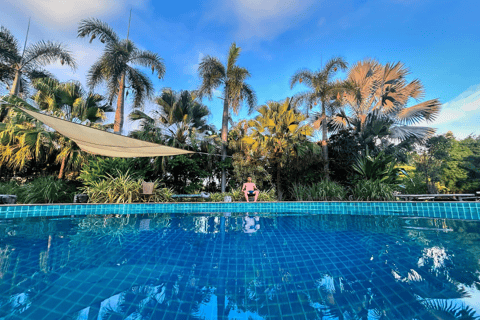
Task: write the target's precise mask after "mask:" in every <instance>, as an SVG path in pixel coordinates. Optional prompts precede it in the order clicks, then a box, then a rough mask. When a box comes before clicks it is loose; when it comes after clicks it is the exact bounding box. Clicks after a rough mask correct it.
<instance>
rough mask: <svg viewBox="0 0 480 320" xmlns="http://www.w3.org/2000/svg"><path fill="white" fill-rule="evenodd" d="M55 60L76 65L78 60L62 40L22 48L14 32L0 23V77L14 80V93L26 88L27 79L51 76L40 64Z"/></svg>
mask: <svg viewBox="0 0 480 320" xmlns="http://www.w3.org/2000/svg"><path fill="white" fill-rule="evenodd" d="M25 45H26V41H25ZM56 61H59V62H60V63H61V64H62V65H64V64H66V65H68V66H70V67H72V68H73V69H74V68H75V60H74V59H73V57H72V55H71V53H70V52H69V51H68V50H67V49H66V47H65V46H64V45H63V44H61V43H56V42H51V41H39V42H37V43H34V44H30V45H28V46H25V47H24V49H23V50H21V47H20V44H19V43H18V41H17V39H15V37H14V36H13V35H12V33H11V32H10V31H9V30H8V29H7V28H5V27H3V26H0V81H2V82H7V83H10V84H11V88H10V94H11V95H18V94H19V93H21V92H24V88H25V86H26V84H27V79H28V80H34V79H38V78H43V77H46V76H50V74H49V73H48V72H46V71H44V70H42V69H40V68H39V67H41V66H45V65H47V64H51V63H54V62H56Z"/></svg>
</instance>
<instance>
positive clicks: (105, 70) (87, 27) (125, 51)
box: [78, 19, 165, 134]
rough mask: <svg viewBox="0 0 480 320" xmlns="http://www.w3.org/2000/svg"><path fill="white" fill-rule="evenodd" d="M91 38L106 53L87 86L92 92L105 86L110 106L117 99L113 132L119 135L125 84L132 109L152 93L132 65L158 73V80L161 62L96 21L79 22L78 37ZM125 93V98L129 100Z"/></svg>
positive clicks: (91, 73)
mask: <svg viewBox="0 0 480 320" xmlns="http://www.w3.org/2000/svg"><path fill="white" fill-rule="evenodd" d="M86 36H91V38H90V42H92V41H93V39H95V38H97V37H98V38H99V39H100V41H101V42H102V43H105V51H104V52H103V55H102V56H101V57H100V59H99V60H98V61H96V62H95V63H94V64H93V66H92V67H91V68H90V71H89V72H88V79H87V80H88V85H89V86H90V88H91V89H93V88H95V87H96V86H98V85H99V84H100V83H102V82H105V83H106V84H107V88H108V99H109V101H110V103H112V102H113V99H114V98H115V96H116V97H117V110H116V112H115V124H114V132H115V133H118V134H121V133H122V129H123V121H124V120H123V118H124V112H125V111H124V107H125V89H126V87H127V86H126V84H128V87H129V88H130V89H131V91H132V93H133V107H134V108H140V107H142V105H143V102H144V101H145V99H146V98H149V97H150V96H151V94H152V92H153V85H152V82H151V81H150V79H149V78H148V77H147V76H146V75H145V74H144V73H143V72H141V71H140V70H138V69H136V68H134V67H132V65H140V66H143V67H148V68H151V69H152V74H153V73H154V72H155V71H157V75H158V78H159V79H162V78H163V76H164V74H165V65H164V64H163V61H162V60H163V59H162V58H161V57H160V56H159V55H158V54H156V53H153V52H151V51H147V50H140V49H138V48H137V47H136V46H135V45H134V43H133V42H132V41H130V40H128V35H127V39H125V40H121V39H120V38H119V37H118V35H117V34H116V33H115V32H114V31H113V29H112V28H110V27H109V26H108V25H107V24H106V23H104V22H102V21H100V20H98V19H86V20H82V21H81V22H80V26H79V27H78V37H80V38H83V37H86ZM128 93H129V92H128V91H127V96H128Z"/></svg>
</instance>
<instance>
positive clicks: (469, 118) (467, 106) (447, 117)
mask: <svg viewBox="0 0 480 320" xmlns="http://www.w3.org/2000/svg"><path fill="white" fill-rule="evenodd" d="M479 123H480V85H476V86H472V87H470V88H468V89H467V90H466V91H464V92H463V93H461V94H460V95H458V96H457V97H456V98H455V99H453V100H451V101H448V102H446V103H444V104H443V106H442V111H441V112H440V115H439V116H438V118H437V119H436V120H435V121H434V122H431V123H427V124H426V123H422V124H419V125H427V126H429V127H433V128H437V134H443V133H446V132H447V131H452V132H453V134H454V135H455V137H457V138H459V139H463V138H465V137H467V136H468V135H469V134H472V133H473V134H474V135H480V126H479V125H478V124H479Z"/></svg>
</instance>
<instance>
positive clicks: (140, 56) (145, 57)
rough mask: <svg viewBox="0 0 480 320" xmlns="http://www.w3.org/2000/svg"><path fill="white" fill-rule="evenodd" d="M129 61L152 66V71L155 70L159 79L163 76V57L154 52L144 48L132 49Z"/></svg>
mask: <svg viewBox="0 0 480 320" xmlns="http://www.w3.org/2000/svg"><path fill="white" fill-rule="evenodd" d="M130 62H132V63H136V64H139V65H141V66H144V67H150V68H152V73H153V72H154V71H155V70H156V71H157V75H158V78H159V79H162V78H163V77H164V76H165V64H164V63H163V59H162V58H161V57H160V56H159V55H158V54H156V53H153V52H150V51H146V50H134V51H133V52H132V56H131V57H130Z"/></svg>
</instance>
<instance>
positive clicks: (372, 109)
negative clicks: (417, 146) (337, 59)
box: [334, 60, 441, 141]
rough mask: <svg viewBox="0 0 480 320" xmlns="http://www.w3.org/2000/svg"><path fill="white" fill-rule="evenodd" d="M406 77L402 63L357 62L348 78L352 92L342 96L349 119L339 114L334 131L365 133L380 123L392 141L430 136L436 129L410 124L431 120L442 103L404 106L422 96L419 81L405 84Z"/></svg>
mask: <svg viewBox="0 0 480 320" xmlns="http://www.w3.org/2000/svg"><path fill="white" fill-rule="evenodd" d="M408 74H409V70H408V69H407V68H406V67H405V66H404V65H403V64H402V63H401V62H398V63H395V64H393V63H392V64H390V63H387V64H386V65H382V64H380V63H379V62H377V61H375V60H363V61H359V62H357V63H356V64H355V65H354V66H353V67H352V68H351V69H350V71H349V74H348V79H347V81H348V82H349V83H350V85H351V87H352V88H353V90H348V91H346V92H345V94H344V95H343V97H342V98H343V101H344V103H345V104H346V106H347V107H348V109H349V110H350V116H347V115H346V114H345V113H343V114H342V115H339V116H338V119H336V121H335V123H334V125H335V126H336V128H338V129H340V128H345V127H353V128H355V130H356V131H357V132H359V133H364V132H366V131H367V130H368V129H369V128H368V127H369V124H370V125H371V124H375V125H376V126H377V127H379V124H380V123H383V128H384V129H385V130H387V131H388V137H389V138H391V139H399V140H401V141H403V140H405V139H408V138H410V137H414V138H416V139H419V140H423V139H425V138H426V137H428V136H431V135H432V134H433V133H434V132H435V129H433V128H429V127H419V126H412V124H415V123H418V122H420V121H423V120H426V121H432V120H434V119H435V118H436V117H437V116H438V115H439V113H440V109H441V103H440V101H439V100H438V99H431V100H428V101H424V102H421V103H418V104H416V105H413V106H411V107H407V105H408V104H409V102H410V100H411V99H415V100H417V101H418V100H420V99H421V98H422V97H423V96H424V88H423V85H422V83H421V82H420V80H418V79H415V80H413V81H411V82H408V81H407V80H406V76H407V75H408ZM379 128H380V127H379ZM385 130H383V131H385Z"/></svg>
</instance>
